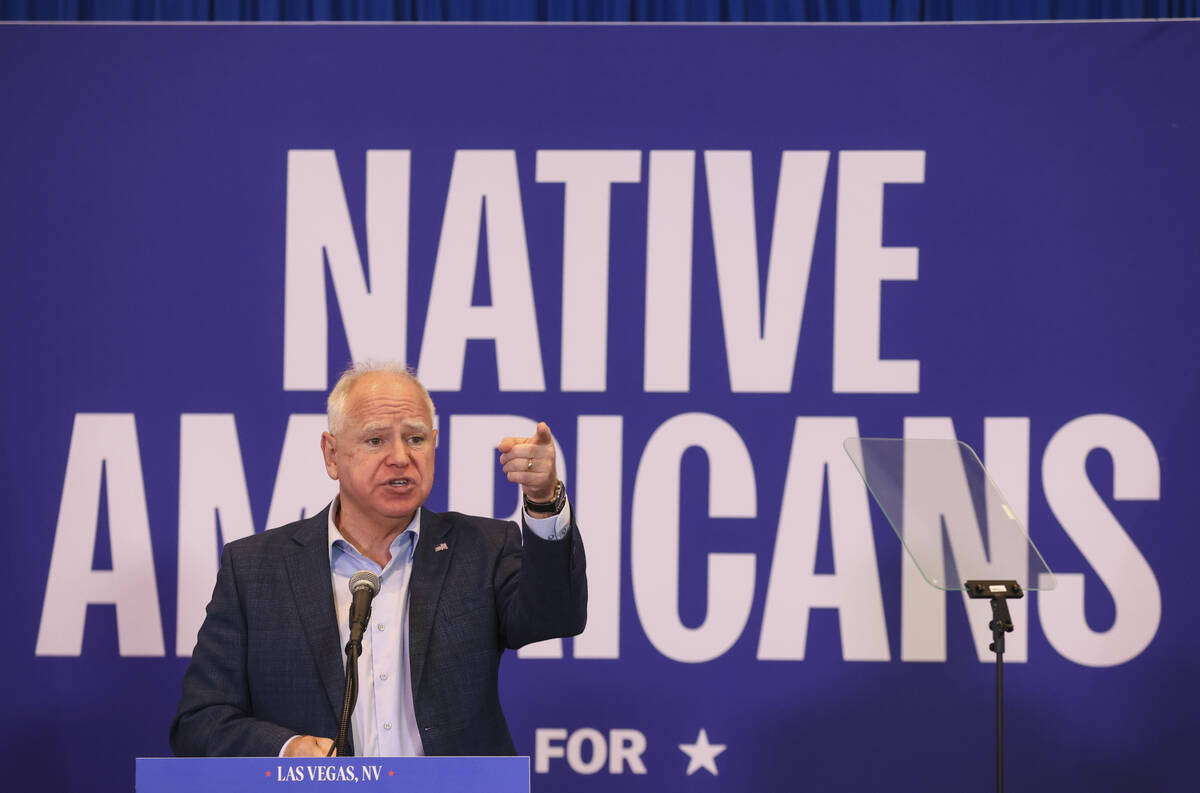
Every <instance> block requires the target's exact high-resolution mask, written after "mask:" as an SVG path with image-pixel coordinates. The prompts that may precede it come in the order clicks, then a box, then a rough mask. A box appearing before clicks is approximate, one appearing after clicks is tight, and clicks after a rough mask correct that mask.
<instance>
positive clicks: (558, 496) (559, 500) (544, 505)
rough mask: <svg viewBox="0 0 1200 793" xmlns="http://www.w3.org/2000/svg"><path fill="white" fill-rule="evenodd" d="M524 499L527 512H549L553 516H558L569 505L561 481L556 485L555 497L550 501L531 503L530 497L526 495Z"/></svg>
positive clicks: (523, 496)
mask: <svg viewBox="0 0 1200 793" xmlns="http://www.w3.org/2000/svg"><path fill="white" fill-rule="evenodd" d="M522 498H524V499H525V511H526V512H548V513H550V514H551V515H557V514H558V513H560V512H562V511H563V507H565V506H566V505H567V491H565V490H563V484H562V480H561V479H560V480H559V481H558V482H556V483H555V485H554V495H553V496H552V497H551V498H550V500H549V501H530V500H529V496H525V495H522Z"/></svg>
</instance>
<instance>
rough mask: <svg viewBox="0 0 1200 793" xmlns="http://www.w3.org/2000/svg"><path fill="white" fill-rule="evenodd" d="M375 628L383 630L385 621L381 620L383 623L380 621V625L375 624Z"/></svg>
mask: <svg viewBox="0 0 1200 793" xmlns="http://www.w3.org/2000/svg"><path fill="white" fill-rule="evenodd" d="M375 630H377V631H381V630H383V623H382V622H381V623H379V624H378V625H376V626H375Z"/></svg>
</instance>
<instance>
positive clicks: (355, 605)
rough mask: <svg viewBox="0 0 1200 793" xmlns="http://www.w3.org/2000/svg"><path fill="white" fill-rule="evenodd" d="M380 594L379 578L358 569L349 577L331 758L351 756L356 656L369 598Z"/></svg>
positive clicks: (356, 685)
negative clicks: (342, 687) (342, 689)
mask: <svg viewBox="0 0 1200 793" xmlns="http://www.w3.org/2000/svg"><path fill="white" fill-rule="evenodd" d="M378 593H379V576H377V575H375V574H374V573H372V572H371V571H370V570H359V571H358V572H357V573H355V574H354V575H352V576H350V594H351V595H352V596H353V598H354V599H353V600H352V601H350V641H348V642H346V694H345V696H344V697H343V698H342V719H341V723H340V724H339V726H338V734H337V740H335V741H334V742H333V745H332V746H330V747H329V754H328V755H326V757H331V756H332V755H333V753H334V751H336V752H337V753H338V756H339V757H348V756H349V755H350V746H349V741H348V740H347V734H348V732H349V730H350V714H351V713H353V712H354V705H355V703H356V702H357V700H358V656H360V655H361V654H362V637H363V634H364V633H366V632H367V623H368V622H370V621H371V599H372V598H374V597H375V595H377V594H378Z"/></svg>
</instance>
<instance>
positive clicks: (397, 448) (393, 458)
mask: <svg viewBox="0 0 1200 793" xmlns="http://www.w3.org/2000/svg"><path fill="white" fill-rule="evenodd" d="M386 462H387V464H388V465H394V466H396V467H397V468H404V467H406V466H408V464H409V462H411V460H410V459H409V456H408V448H407V447H406V446H405V445H404V442H403V441H400V440H398V441H396V442H395V443H392V444H389V445H388V456H387V461H386Z"/></svg>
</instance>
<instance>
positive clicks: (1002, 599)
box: [963, 581, 1025, 793]
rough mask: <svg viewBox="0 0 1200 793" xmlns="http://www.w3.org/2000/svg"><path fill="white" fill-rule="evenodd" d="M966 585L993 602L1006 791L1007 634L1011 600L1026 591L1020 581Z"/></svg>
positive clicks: (999, 757) (999, 778)
mask: <svg viewBox="0 0 1200 793" xmlns="http://www.w3.org/2000/svg"><path fill="white" fill-rule="evenodd" d="M963 588H964V589H965V590H966V592H967V597H971V598H976V599H980V600H982V599H984V598H986V599H988V600H990V601H991V604H992V621H991V622H989V623H988V627H989V628H991V630H992V643H991V645H990V646H989V647H988V649H989V650H991V651H992V652H994V653H995V654H996V793H1004V634H1005V633H1008V632H1009V631H1011V630H1012V629H1013V622H1012V615H1011V614H1009V611H1008V601H1009V600H1010V599H1016V598H1022V597H1024V596H1025V592H1024V591H1023V590H1022V589H1021V586H1020V584H1018V583H1017V582H1016V581H967V582H966V583H965V584H963Z"/></svg>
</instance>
